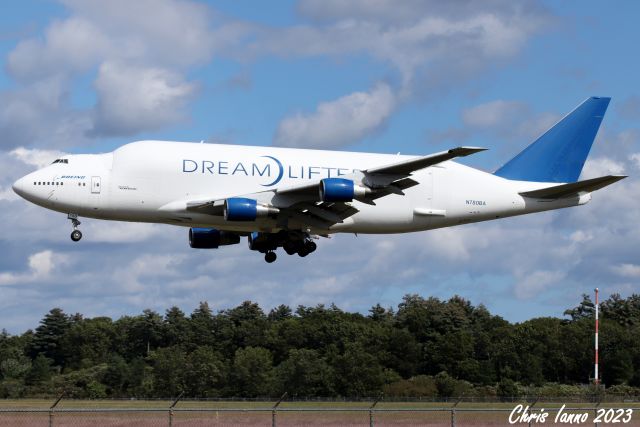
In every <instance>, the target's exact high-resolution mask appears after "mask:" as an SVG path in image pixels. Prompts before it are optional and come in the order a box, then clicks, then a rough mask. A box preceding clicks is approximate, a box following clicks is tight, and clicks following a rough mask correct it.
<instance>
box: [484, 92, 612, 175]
mask: <svg viewBox="0 0 640 427" xmlns="http://www.w3.org/2000/svg"><path fill="white" fill-rule="evenodd" d="M610 100H611V98H601V97H591V98H588V99H587V100H586V101H584V102H583V103H582V104H580V105H579V106H578V107H576V109H575V110H573V111H572V112H571V113H569V114H567V115H566V116H565V117H564V118H563V119H562V120H560V121H559V122H558V123H556V125H555V126H553V127H552V128H551V129H549V130H548V131H546V132H545V133H544V134H543V135H542V136H541V137H540V138H538V139H537V140H536V141H535V142H534V143H533V144H531V145H529V146H528V147H527V148H525V149H524V150H523V151H522V152H520V154H518V155H517V156H515V157H514V158H513V159H511V160H510V161H509V162H507V163H506V164H505V165H504V166H502V167H501V168H500V169H498V170H497V171H495V173H494V174H495V175H497V176H501V177H503V178H507V179H513V180H518V181H536V182H575V181H576V180H577V179H578V177H579V176H580V172H581V171H582V167H583V166H584V162H585V160H586V159H587V156H588V155H589V150H590V149H591V145H592V144H593V140H594V139H595V137H596V134H597V133H598V129H599V128H600V123H601V122H602V118H603V117H604V113H605V112H606V111H607V106H608V105H609V101H610Z"/></svg>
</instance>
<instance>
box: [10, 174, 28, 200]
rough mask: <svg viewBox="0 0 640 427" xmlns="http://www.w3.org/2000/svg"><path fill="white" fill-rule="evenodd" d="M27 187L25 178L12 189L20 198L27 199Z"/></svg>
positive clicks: (14, 184)
mask: <svg viewBox="0 0 640 427" xmlns="http://www.w3.org/2000/svg"><path fill="white" fill-rule="evenodd" d="M26 186H27V177H26V176H23V177H22V178H20V179H19V180H17V181H16V182H14V183H13V185H12V186H11V188H12V189H13V192H14V193H16V194H17V195H18V196H20V197H22V198H25V194H26V193H27V189H26Z"/></svg>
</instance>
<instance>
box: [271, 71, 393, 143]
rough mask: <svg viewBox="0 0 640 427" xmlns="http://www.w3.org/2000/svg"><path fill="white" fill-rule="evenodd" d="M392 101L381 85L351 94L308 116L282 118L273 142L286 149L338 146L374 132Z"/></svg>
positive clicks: (390, 110)
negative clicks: (369, 90)
mask: <svg viewBox="0 0 640 427" xmlns="http://www.w3.org/2000/svg"><path fill="white" fill-rule="evenodd" d="M395 103H396V99H395V96H394V94H393V93H392V91H391V88H390V87H389V86H388V85H386V84H383V83H380V84H378V85H377V86H375V87H374V88H373V89H372V90H371V92H355V93H352V94H350V95H346V96H343V97H341V98H338V99H336V100H335V101H330V102H323V103H320V104H319V105H318V108H317V110H316V111H315V112H314V113H311V114H302V113H298V114H295V115H293V116H290V117H286V118H285V119H284V120H282V122H280V125H279V126H278V130H277V132H276V135H275V138H274V142H275V143H276V144H277V145H283V146H288V147H323V148H329V147H338V146H342V145H345V144H348V143H351V142H354V141H357V140H359V139H361V138H364V137H366V136H369V135H371V134H373V133H375V132H376V131H378V130H379V129H380V128H381V127H382V126H383V125H384V123H385V122H386V120H387V119H388V118H389V116H390V114H391V113H392V111H393V109H394V107H395Z"/></svg>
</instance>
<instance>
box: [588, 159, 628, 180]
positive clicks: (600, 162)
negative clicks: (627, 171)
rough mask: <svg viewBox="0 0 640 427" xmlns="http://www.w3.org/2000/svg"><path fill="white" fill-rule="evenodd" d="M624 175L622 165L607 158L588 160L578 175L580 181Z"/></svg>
mask: <svg viewBox="0 0 640 427" xmlns="http://www.w3.org/2000/svg"><path fill="white" fill-rule="evenodd" d="M623 173H624V164H622V163H620V162H617V161H615V160H613V159H610V158H607V157H596V158H588V159H587V161H586V162H585V164H584V168H583V169H582V173H581V174H580V179H589V178H597V177H599V176H604V175H620V174H623Z"/></svg>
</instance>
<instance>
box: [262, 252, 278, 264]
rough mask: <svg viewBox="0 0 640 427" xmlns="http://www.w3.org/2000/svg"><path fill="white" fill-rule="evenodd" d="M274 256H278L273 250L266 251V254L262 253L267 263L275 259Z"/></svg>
mask: <svg viewBox="0 0 640 427" xmlns="http://www.w3.org/2000/svg"><path fill="white" fill-rule="evenodd" d="M276 258H278V255H276V253H275V252H267V253H266V254H264V260H265V261H266V262H268V263H269V264H271V263H272V262H273V261H275V260H276Z"/></svg>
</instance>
